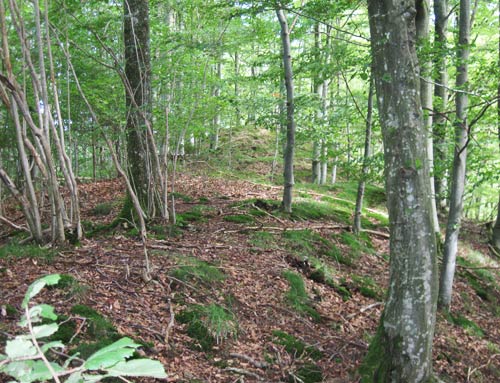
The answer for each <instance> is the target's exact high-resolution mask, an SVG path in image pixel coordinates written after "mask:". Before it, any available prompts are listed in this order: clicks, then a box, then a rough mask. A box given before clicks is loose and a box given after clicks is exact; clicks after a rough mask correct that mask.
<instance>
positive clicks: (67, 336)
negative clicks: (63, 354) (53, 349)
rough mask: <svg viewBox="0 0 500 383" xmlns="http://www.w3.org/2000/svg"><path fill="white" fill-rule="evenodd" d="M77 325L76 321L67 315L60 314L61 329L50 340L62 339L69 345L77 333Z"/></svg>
mask: <svg viewBox="0 0 500 383" xmlns="http://www.w3.org/2000/svg"><path fill="white" fill-rule="evenodd" d="M76 327H77V326H76V323H75V321H73V320H69V318H68V317H67V316H66V315H59V329H58V330H57V331H56V332H55V333H54V334H52V335H51V336H50V338H49V341H55V340H60V341H61V342H63V343H64V344H65V345H68V344H69V341H70V340H71V338H73V336H74V335H75V333H76Z"/></svg>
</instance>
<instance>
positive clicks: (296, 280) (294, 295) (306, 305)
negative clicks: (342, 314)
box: [283, 271, 321, 321]
mask: <svg viewBox="0 0 500 383" xmlns="http://www.w3.org/2000/svg"><path fill="white" fill-rule="evenodd" d="M283 277H284V278H285V279H286V280H287V281H288V283H289V284H290V290H288V292H287V294H286V300H287V301H288V303H289V304H290V306H291V307H293V308H294V309H295V310H297V311H298V312H299V313H301V314H305V315H308V316H310V317H311V318H312V319H314V320H315V321H319V320H320V319H321V316H320V315H319V313H318V312H317V311H316V310H315V309H314V307H312V306H311V301H310V298H309V296H308V295H307V292H306V287H305V284H304V280H303V279H302V277H301V276H300V274H297V273H294V272H292V271H285V272H284V273H283Z"/></svg>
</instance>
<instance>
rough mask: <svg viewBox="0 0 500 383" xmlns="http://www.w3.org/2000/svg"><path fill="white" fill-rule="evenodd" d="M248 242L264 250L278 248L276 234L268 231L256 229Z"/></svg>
mask: <svg viewBox="0 0 500 383" xmlns="http://www.w3.org/2000/svg"><path fill="white" fill-rule="evenodd" d="M248 243H249V244H250V245H251V246H254V247H256V248H259V249H262V250H270V249H276V248H277V243H276V236H275V235H274V234H272V233H269V232H268V231H255V232H253V233H251V234H250V236H249V239H248Z"/></svg>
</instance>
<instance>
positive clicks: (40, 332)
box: [33, 323, 59, 339]
mask: <svg viewBox="0 0 500 383" xmlns="http://www.w3.org/2000/svg"><path fill="white" fill-rule="evenodd" d="M58 329H59V325H58V324H57V323H50V324H44V325H41V326H35V327H33V335H35V338H36V339H39V338H45V337H47V336H51V335H52V334H54V333H55V332H56V331H57V330H58Z"/></svg>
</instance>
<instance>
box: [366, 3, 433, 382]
mask: <svg viewBox="0 0 500 383" xmlns="http://www.w3.org/2000/svg"><path fill="white" fill-rule="evenodd" d="M368 12H369V18H370V31H371V46H372V55H373V70H374V72H373V74H374V78H375V85H376V93H377V101H378V109H379V118H380V125H381V127H382V135H383V140H384V160H385V179H386V191H387V206H388V210H389V222H390V238H391V239H390V254H391V261H390V282H389V290H388V296H387V300H386V304H385V308H384V313H383V315H382V318H381V321H380V325H379V328H378V331H377V334H376V336H375V338H374V340H373V341H372V343H371V344H370V348H369V351H368V355H367V357H366V359H365V360H364V363H363V366H362V368H361V373H362V377H363V380H362V381H364V382H384V383H385V382H411V383H420V382H429V381H431V380H432V341H433V337H434V327H435V318H436V299H437V266H436V243H435V236H434V231H433V223H432V207H431V198H432V196H431V194H430V186H429V163H428V161H427V158H428V156H427V150H426V148H427V146H426V138H427V134H426V132H425V126H424V120H423V116H422V108H421V103H420V94H419V68H418V60H417V56H416V51H415V43H416V41H415V33H416V31H415V14H416V9H415V1H414V0H413V1H410V0H404V1H396V0H370V1H369V2H368Z"/></svg>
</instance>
